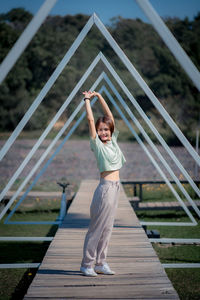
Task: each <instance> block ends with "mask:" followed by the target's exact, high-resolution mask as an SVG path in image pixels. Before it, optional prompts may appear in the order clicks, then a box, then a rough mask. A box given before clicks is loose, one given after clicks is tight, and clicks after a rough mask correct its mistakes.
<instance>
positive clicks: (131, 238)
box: [24, 180, 179, 300]
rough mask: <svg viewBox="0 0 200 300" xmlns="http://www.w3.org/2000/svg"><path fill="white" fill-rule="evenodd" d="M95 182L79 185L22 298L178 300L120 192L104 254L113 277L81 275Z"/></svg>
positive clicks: (127, 202)
mask: <svg viewBox="0 0 200 300" xmlns="http://www.w3.org/2000/svg"><path fill="white" fill-rule="evenodd" d="M97 184H98V183H97V181H93V180H90V181H83V182H82V183H81V186H80V189H79V191H78V192H77V194H76V197H75V199H74V200H73V202H72V205H71V207H70V210H69V213H68V215H67V216H66V217H65V219H64V221H63V223H62V225H61V227H60V228H59V229H58V231H57V233H56V236H55V237H54V240H53V241H52V242H51V244H50V246H49V248H48V250H47V253H46V255H45V257H44V259H43V261H42V264H41V266H40V268H39V270H38V272H37V274H36V276H35V278H34V280H33V282H32V284H31V285H30V287H29V289H28V291H27V294H26V296H25V298H24V299H26V300H28V299H29V300H31V299H143V300H144V299H154V300H156V299H179V297H178V295H177V293H176V291H175V290H174V288H173V286H172V284H171V282H170V280H169V279H168V277H167V275H166V273H165V270H164V268H163V267H162V265H161V263H160V261H159V259H158V257H157V255H156V253H155V251H154V249H153V247H152V245H151V243H150V242H149V240H148V238H147V236H146V234H145V232H144V230H143V228H142V227H141V226H140V223H139V221H138V219H137V217H136V215H135V213H134V211H133V209H132V207H131V205H130V203H129V201H128V199H127V197H126V195H125V193H124V190H123V188H122V187H121V192H120V201H119V206H118V210H117V215H116V219H115V225H114V228H113V233H112V237H111V241H110V246H109V251H108V259H107V260H108V263H109V265H110V266H111V268H112V269H113V270H115V272H116V275H114V276H106V275H99V276H98V277H96V278H91V277H85V276H82V274H81V273H80V271H79V269H80V263H81V259H82V251H83V250H82V249H83V243H84V238H85V234H86V232H87V227H88V224H89V207H90V201H91V199H92V195H93V193H94V190H95V188H96V186H97Z"/></svg>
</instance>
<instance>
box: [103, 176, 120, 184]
mask: <svg viewBox="0 0 200 300" xmlns="http://www.w3.org/2000/svg"><path fill="white" fill-rule="evenodd" d="M100 183H102V184H109V185H112V186H119V184H120V180H115V181H114V180H107V179H104V178H100Z"/></svg>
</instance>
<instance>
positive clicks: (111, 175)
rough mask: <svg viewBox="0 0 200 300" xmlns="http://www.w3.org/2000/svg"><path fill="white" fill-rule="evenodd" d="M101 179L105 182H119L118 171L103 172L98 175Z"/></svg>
mask: <svg viewBox="0 0 200 300" xmlns="http://www.w3.org/2000/svg"><path fill="white" fill-rule="evenodd" d="M100 176H101V178H104V179H106V180H112V181H117V180H119V170H115V171H104V172H102V173H101V174H100Z"/></svg>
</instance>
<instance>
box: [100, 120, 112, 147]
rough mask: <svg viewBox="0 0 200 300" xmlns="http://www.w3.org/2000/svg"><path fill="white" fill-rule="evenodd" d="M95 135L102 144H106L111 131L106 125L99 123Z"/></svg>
mask: <svg viewBox="0 0 200 300" xmlns="http://www.w3.org/2000/svg"><path fill="white" fill-rule="evenodd" d="M97 134H98V136H99V138H100V140H101V141H102V142H103V143H107V141H110V140H111V131H110V128H109V127H108V125H107V124H106V123H103V122H100V123H99V126H98V128H97Z"/></svg>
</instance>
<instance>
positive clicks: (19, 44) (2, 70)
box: [0, 0, 57, 84]
mask: <svg viewBox="0 0 200 300" xmlns="http://www.w3.org/2000/svg"><path fill="white" fill-rule="evenodd" d="M56 2H57V0H46V1H45V2H44V3H43V4H42V6H41V7H40V9H39V10H38V12H37V14H36V15H35V16H34V17H33V19H32V20H31V22H30V23H29V24H28V26H27V27H26V28H25V30H24V32H23V33H22V34H21V36H20V37H19V39H18V40H17V41H16V43H15V44H14V46H13V47H12V49H11V50H10V52H9V53H8V54H7V56H6V57H5V59H4V60H3V62H2V63H1V65H0V84H1V83H2V81H3V80H4V79H5V77H6V76H7V74H8V72H9V71H10V70H11V69H12V67H13V66H14V64H15V63H16V61H17V60H18V58H19V57H20V55H21V54H22V53H23V51H24V50H25V48H26V47H27V46H28V44H29V43H30V41H31V40H32V38H33V37H34V35H35V34H36V32H37V31H38V29H39V28H40V26H41V25H42V22H43V21H44V19H45V18H46V17H47V16H48V14H49V12H50V10H51V9H52V7H53V6H54V5H55V4H56Z"/></svg>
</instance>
